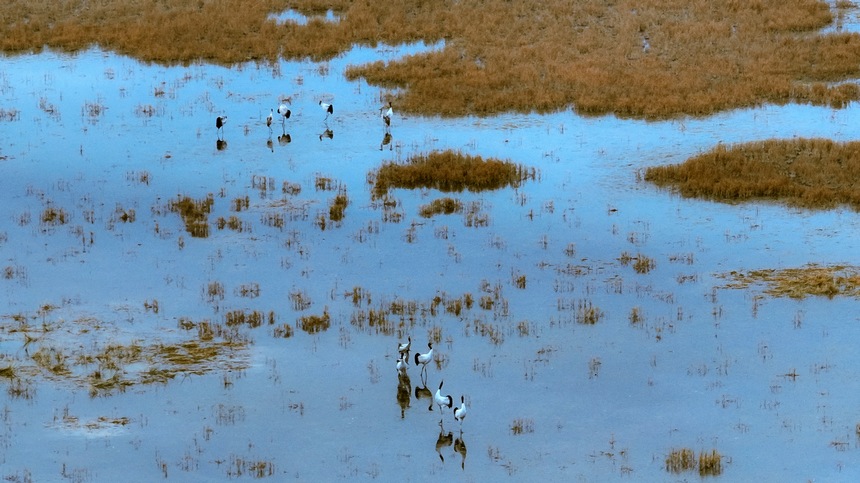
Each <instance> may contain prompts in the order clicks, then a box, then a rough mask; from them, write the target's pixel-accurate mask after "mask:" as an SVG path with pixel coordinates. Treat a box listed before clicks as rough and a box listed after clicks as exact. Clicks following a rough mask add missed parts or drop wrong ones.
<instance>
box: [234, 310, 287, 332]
mask: <svg viewBox="0 0 860 483" xmlns="http://www.w3.org/2000/svg"><path fill="white" fill-rule="evenodd" d="M224 323H225V324H226V325H227V326H228V327H234V326H248V327H250V328H252V329H253V328H256V327H260V326H261V325H263V324H265V323H268V324H269V325H274V324H275V312H274V311H270V312H269V314H268V316H267V315H266V314H264V313H263V312H260V311H258V310H252V311H250V312H245V311H243V310H231V311H229V312H227V313H226V314H224Z"/></svg>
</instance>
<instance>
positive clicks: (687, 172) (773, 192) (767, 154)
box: [645, 138, 860, 210]
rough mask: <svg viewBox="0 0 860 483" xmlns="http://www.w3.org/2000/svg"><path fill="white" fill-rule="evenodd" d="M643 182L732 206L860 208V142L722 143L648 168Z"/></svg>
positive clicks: (785, 141)
mask: <svg viewBox="0 0 860 483" xmlns="http://www.w3.org/2000/svg"><path fill="white" fill-rule="evenodd" d="M645 180H646V181H650V182H652V183H654V184H656V185H658V186H666V187H672V188H675V189H677V190H678V192H679V193H681V195H683V196H688V197H700V198H706V199H712V200H717V201H722V202H728V203H737V202H743V201H753V200H771V201H779V202H784V203H787V204H789V205H793V206H798V207H803V208H833V207H835V206H838V205H847V206H850V207H851V208H853V209H854V210H860V142H858V141H850V142H836V141H832V140H829V139H805V138H796V139H786V140H777V139H769V140H765V141H756V142H751V143H745V144H737V145H731V146H725V145H722V144H720V145H718V146H717V147H715V148H713V149H712V150H711V151H708V152H706V153H703V154H700V155H698V156H695V157H693V158H690V159H688V160H687V161H685V162H683V163H681V164H678V165H669V166H654V167H650V168H648V169H647V170H646V171H645Z"/></svg>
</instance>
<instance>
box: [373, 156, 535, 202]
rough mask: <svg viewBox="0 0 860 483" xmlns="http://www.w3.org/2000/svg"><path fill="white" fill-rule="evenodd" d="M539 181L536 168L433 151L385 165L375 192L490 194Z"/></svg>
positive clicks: (377, 194) (379, 194)
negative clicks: (505, 188) (394, 189)
mask: <svg viewBox="0 0 860 483" xmlns="http://www.w3.org/2000/svg"><path fill="white" fill-rule="evenodd" d="M535 177H536V173H535V170H534V168H532V169H527V168H525V167H523V166H521V165H517V164H514V163H511V162H508V161H501V160H498V159H493V158H489V159H483V158H482V157H480V156H469V155H466V154H463V153H460V152H458V151H451V150H447V151H433V152H431V153H429V154H419V155H415V156H413V157H411V158H409V159H408V160H407V162H406V163H404V164H397V163H393V162H390V163H386V164H384V165H383V166H382V167H381V168H379V170H378V171H376V173H375V176H374V184H373V192H374V195H375V196H376V197H377V198H381V197H383V196H385V195H386V194H387V193H388V190H389V189H390V188H406V189H420V188H433V189H437V190H440V191H463V190H469V191H486V190H494V189H499V188H504V187H506V186H514V187H516V186H519V185H520V183H522V182H523V181H526V180H527V179H534V178H535Z"/></svg>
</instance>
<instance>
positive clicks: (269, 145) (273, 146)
mask: <svg viewBox="0 0 860 483" xmlns="http://www.w3.org/2000/svg"><path fill="white" fill-rule="evenodd" d="M266 147H267V148H269V151H271V152H273V153H274V152H275V145H274V143H272V136H269V139H267V140H266Z"/></svg>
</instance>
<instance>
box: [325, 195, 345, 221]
mask: <svg viewBox="0 0 860 483" xmlns="http://www.w3.org/2000/svg"><path fill="white" fill-rule="evenodd" d="M347 205H349V197H347V195H346V190H345V189H341V190H340V191H339V192H338V194H337V196H335V197H334V200H332V202H331V204H330V205H329V208H328V217H329V220H331V221H333V222H335V223H339V222H341V221H343V217H344V213H345V212H346V207H347Z"/></svg>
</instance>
